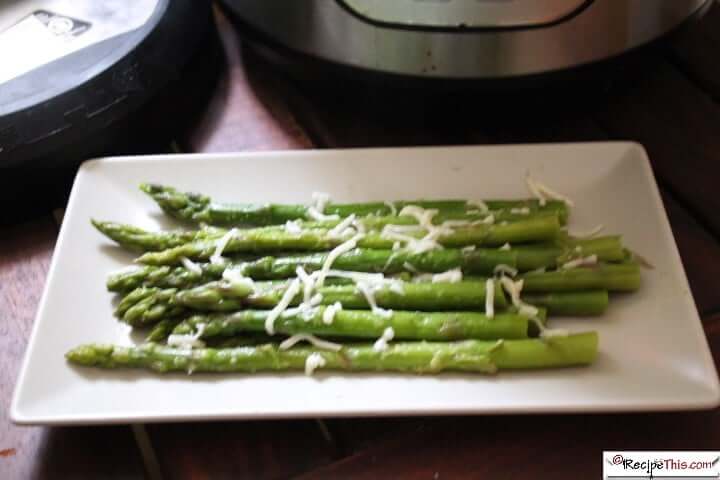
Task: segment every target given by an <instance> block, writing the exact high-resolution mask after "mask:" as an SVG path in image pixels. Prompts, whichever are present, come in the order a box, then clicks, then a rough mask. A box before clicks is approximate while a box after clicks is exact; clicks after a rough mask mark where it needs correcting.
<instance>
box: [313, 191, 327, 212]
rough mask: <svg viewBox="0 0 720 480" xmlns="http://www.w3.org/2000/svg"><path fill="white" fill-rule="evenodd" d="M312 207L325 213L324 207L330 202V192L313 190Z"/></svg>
mask: <svg viewBox="0 0 720 480" xmlns="http://www.w3.org/2000/svg"><path fill="white" fill-rule="evenodd" d="M311 197H312V207H314V208H315V209H316V210H317V211H318V212H322V213H325V207H327V204H328V203H330V194H328V193H325V192H313V193H312V195H311Z"/></svg>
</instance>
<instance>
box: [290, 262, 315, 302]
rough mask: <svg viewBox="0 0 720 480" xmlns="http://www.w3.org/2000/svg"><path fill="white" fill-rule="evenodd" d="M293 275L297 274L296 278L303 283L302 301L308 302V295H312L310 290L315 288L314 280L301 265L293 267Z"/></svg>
mask: <svg viewBox="0 0 720 480" xmlns="http://www.w3.org/2000/svg"><path fill="white" fill-rule="evenodd" d="M295 275H297V278H298V279H299V280H300V282H302V285H303V303H310V297H311V296H312V291H313V289H314V288H315V280H314V279H313V278H311V277H310V275H308V274H307V272H306V271H305V269H304V268H303V267H301V266H298V267H297V268H296V269H295Z"/></svg>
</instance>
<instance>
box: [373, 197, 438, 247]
mask: <svg viewBox="0 0 720 480" xmlns="http://www.w3.org/2000/svg"><path fill="white" fill-rule="evenodd" d="M437 213H438V211H437V210H436V209H424V208H422V207H418V206H417V205H407V206H405V207H404V208H403V209H402V210H400V215H401V216H410V217H413V218H415V219H416V220H417V222H418V226H415V225H386V226H385V228H383V230H382V233H381V234H380V236H381V237H384V238H388V239H390V240H398V241H401V242H403V243H405V248H407V249H408V250H409V251H410V252H412V253H424V252H428V251H430V250H438V249H442V245H440V244H439V243H438V242H437V240H438V238H440V236H442V235H447V234H450V233H452V230H450V229H449V228H447V227H444V226H437V225H434V224H433V223H432V219H433V217H434V216H435V215H437ZM419 229H423V230H425V232H426V233H425V236H423V237H422V238H419V239H418V238H415V237H412V236H410V235H405V234H404V233H405V232H412V231H418V230H419Z"/></svg>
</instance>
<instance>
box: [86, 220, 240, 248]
mask: <svg viewBox="0 0 720 480" xmlns="http://www.w3.org/2000/svg"><path fill="white" fill-rule="evenodd" d="M90 222H91V223H92V225H93V226H94V227H95V228H96V229H97V230H98V231H99V232H100V233H102V234H103V235H105V236H106V237H108V238H110V239H112V240H114V241H115V242H117V243H118V244H119V245H121V246H123V247H125V248H127V249H130V250H140V251H142V252H147V251H159V250H166V249H168V248H172V247H177V246H180V245H183V244H185V243H188V242H192V241H195V240H204V239H211V238H219V237H221V236H222V235H224V234H225V232H226V230H224V229H222V228H216V227H203V228H201V229H199V230H190V231H182V230H173V231H169V232H154V231H150V230H144V229H142V228H139V227H135V226H133V225H127V224H125V223H117V222H106V221H101V220H95V219H92V220H90Z"/></svg>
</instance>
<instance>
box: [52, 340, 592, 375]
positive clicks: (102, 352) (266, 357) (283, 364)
mask: <svg viewBox="0 0 720 480" xmlns="http://www.w3.org/2000/svg"><path fill="white" fill-rule="evenodd" d="M597 348H598V338H597V334H596V333H594V332H589V333H583V334H578V335H571V336H568V337H557V338H552V339H548V340H535V339H530V340H504V341H495V342H487V341H478V340H466V341H462V342H452V343H445V342H443V343H435V342H409V343H404V342H403V343H391V344H390V345H389V347H388V348H387V350H385V351H377V350H375V349H374V348H373V347H372V346H371V345H352V346H344V347H343V348H342V350H340V351H339V352H332V351H327V350H318V349H315V348H307V347H294V348H292V349H289V350H281V349H280V348H278V347H277V346H275V345H270V344H268V345H262V346H257V347H238V348H228V349H219V350H218V349H212V348H205V349H198V350H190V351H188V350H178V349H173V348H168V347H163V346H159V345H155V344H146V345H142V346H139V347H121V346H113V345H99V344H90V345H82V346H80V347H77V348H75V349H73V350H70V351H69V352H68V353H67V354H66V357H67V359H68V360H69V361H70V362H72V363H76V364H78V365H84V366H93V367H99V368H108V369H115V368H144V369H149V370H154V371H157V372H170V371H180V372H187V373H193V372H250V373H251V372H258V371H266V370H274V371H286V370H303V369H305V368H306V363H307V362H308V358H309V357H310V356H311V355H313V356H314V357H315V358H317V357H320V358H321V359H322V361H321V362H319V363H322V367H321V368H322V369H327V370H343V371H399V372H412V373H419V374H421V373H428V374H434V373H439V372H442V371H464V372H477V373H494V372H495V371H497V370H505V369H534V368H551V367H568V366H576V365H588V364H590V363H592V362H593V361H594V359H595V357H596V355H597Z"/></svg>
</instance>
